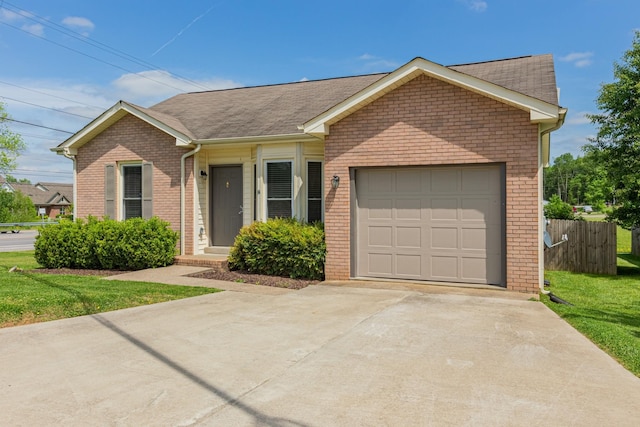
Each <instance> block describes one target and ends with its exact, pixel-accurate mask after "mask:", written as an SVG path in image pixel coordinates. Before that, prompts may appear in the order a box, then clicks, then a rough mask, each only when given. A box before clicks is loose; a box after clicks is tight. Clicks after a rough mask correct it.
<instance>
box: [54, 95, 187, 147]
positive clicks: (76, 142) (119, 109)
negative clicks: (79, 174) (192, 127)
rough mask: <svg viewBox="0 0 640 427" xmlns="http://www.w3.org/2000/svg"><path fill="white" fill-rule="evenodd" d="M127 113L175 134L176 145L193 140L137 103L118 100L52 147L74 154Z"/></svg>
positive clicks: (185, 143)
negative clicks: (151, 114) (146, 111)
mask: <svg viewBox="0 0 640 427" xmlns="http://www.w3.org/2000/svg"><path fill="white" fill-rule="evenodd" d="M127 114H131V115H133V116H135V117H137V118H139V119H140V120H143V121H145V122H147V123H149V124H150V125H152V126H154V127H156V128H158V129H160V130H161V131H163V132H165V133H167V134H169V135H171V136H173V137H174V138H176V145H179V146H188V145H189V144H191V142H192V139H193V138H191V137H190V136H189V135H185V134H184V133H183V132H180V131H178V130H176V129H174V128H172V127H171V126H169V125H167V124H165V123H163V122H162V121H160V120H157V119H155V118H153V117H151V116H150V115H149V114H147V113H145V112H144V111H142V110H141V109H139V108H138V107H136V106H135V105H133V104H129V103H127V102H125V101H118V102H117V103H116V104H115V105H113V106H112V107H111V108H109V109H108V110H106V111H105V112H104V113H102V114H101V115H100V116H98V117H97V118H96V119H94V120H93V121H91V122H90V123H89V124H87V125H86V126H85V127H84V128H82V129H81V130H80V131H78V132H76V133H75V134H73V135H72V136H71V137H69V138H68V139H67V140H66V141H64V142H62V143H61V144H59V145H58V146H56V147H54V148H52V149H51V151H54V152H56V153H58V154H62V153H64V152H67V153H69V152H70V153H71V154H74V153H75V151H76V150H77V149H78V148H79V147H81V146H82V145H84V144H86V143H87V142H89V141H90V140H92V139H93V138H95V137H96V136H97V135H99V134H100V133H102V132H103V131H104V130H106V129H107V128H109V127H110V126H111V125H113V124H114V123H116V122H117V121H118V120H120V119H121V118H122V117H124V116H125V115H127Z"/></svg>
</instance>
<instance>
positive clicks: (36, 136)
mask: <svg viewBox="0 0 640 427" xmlns="http://www.w3.org/2000/svg"><path fill="white" fill-rule="evenodd" d="M20 136H28V137H30V138H38V139H47V140H50V141H60V138H53V137H51V136H44V135H35V134H33V133H26V132H20Z"/></svg>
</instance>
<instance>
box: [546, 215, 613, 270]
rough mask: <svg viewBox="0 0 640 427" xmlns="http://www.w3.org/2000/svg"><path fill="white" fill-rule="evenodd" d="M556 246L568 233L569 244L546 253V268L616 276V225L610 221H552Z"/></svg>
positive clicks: (551, 227) (550, 230)
mask: <svg viewBox="0 0 640 427" xmlns="http://www.w3.org/2000/svg"><path fill="white" fill-rule="evenodd" d="M547 231H548V232H549V234H550V235H551V241H552V242H553V243H556V242H559V241H560V240H561V239H562V235H563V234H566V235H567V237H568V239H569V241H568V242H565V243H562V244H560V245H558V246H554V247H553V248H546V247H545V251H544V268H545V269H547V270H562V271H572V272H574V273H593V274H616V271H617V254H616V250H617V247H616V225H615V224H613V223H610V222H587V221H566V220H560V219H552V220H550V224H549V225H548V226H547Z"/></svg>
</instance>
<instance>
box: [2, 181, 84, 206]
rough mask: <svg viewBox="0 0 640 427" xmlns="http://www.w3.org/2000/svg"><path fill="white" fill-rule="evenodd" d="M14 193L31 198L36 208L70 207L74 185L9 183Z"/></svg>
mask: <svg viewBox="0 0 640 427" xmlns="http://www.w3.org/2000/svg"><path fill="white" fill-rule="evenodd" d="M9 184H10V185H11V188H13V190H14V191H19V192H21V193H22V194H24V195H25V196H29V198H30V199H31V201H32V202H33V204H34V205H36V206H46V205H70V204H71V203H73V184H64V183H56V182H38V183H36V184H25V183H18V182H12V183H9Z"/></svg>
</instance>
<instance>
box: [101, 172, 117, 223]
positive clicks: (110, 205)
mask: <svg viewBox="0 0 640 427" xmlns="http://www.w3.org/2000/svg"><path fill="white" fill-rule="evenodd" d="M104 216H106V217H109V218H111V219H114V218H115V217H116V165H105V166H104Z"/></svg>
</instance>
